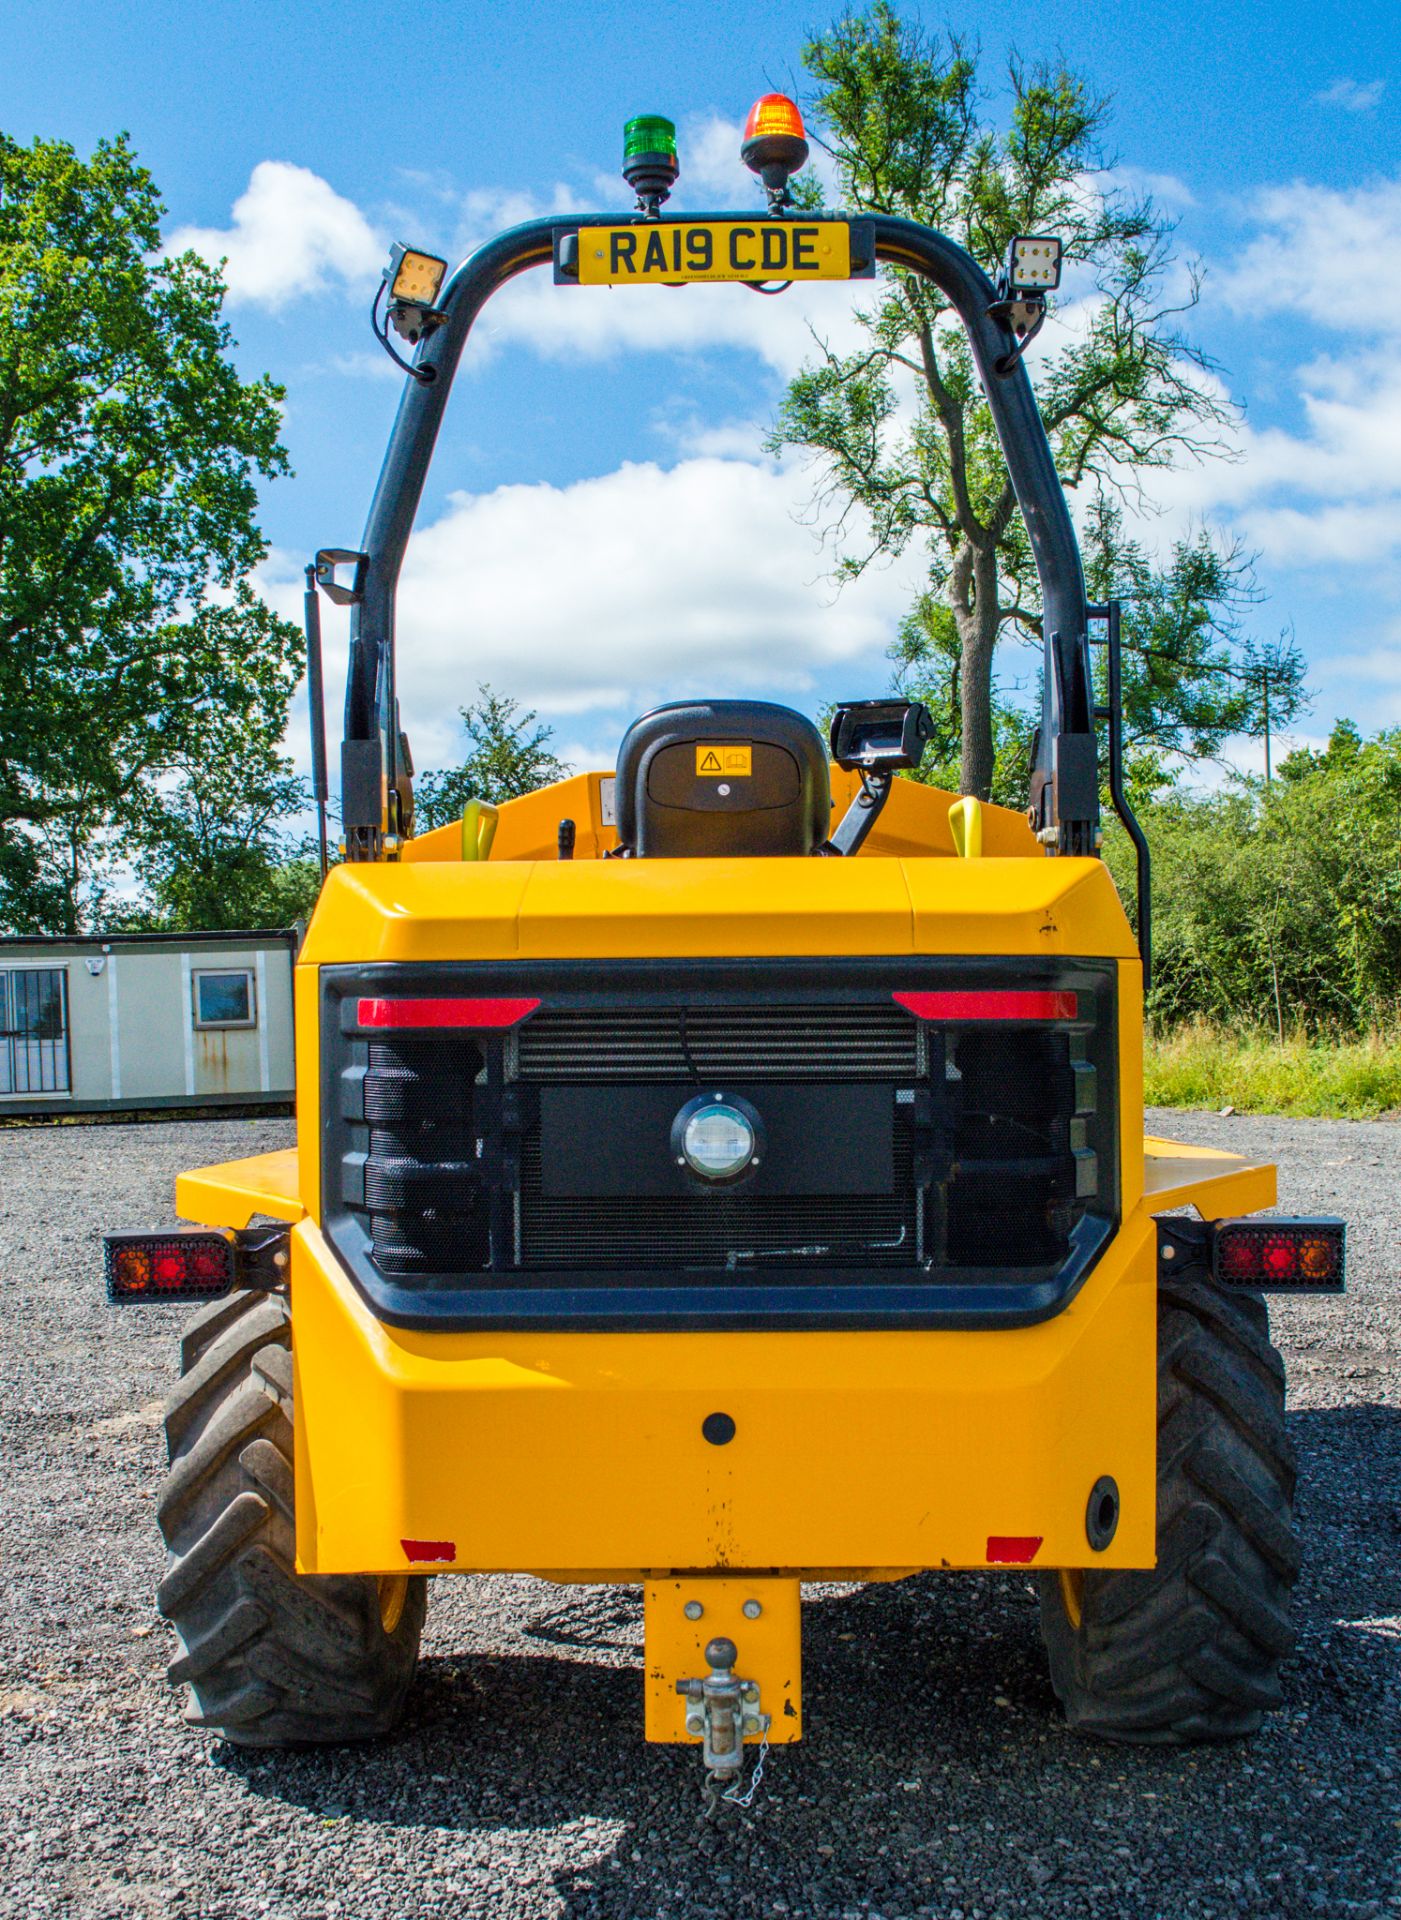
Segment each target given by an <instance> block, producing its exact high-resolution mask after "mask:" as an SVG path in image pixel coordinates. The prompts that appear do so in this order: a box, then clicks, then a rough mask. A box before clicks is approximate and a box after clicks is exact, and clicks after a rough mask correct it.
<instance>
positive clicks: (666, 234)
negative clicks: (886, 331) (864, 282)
mask: <svg viewBox="0 0 1401 1920" xmlns="http://www.w3.org/2000/svg"><path fill="white" fill-rule="evenodd" d="M574 238H575V236H573V235H570V236H568V239H567V240H566V242H565V245H566V246H567V245H568V240H573V239H574ZM860 238H861V239H864V236H861V237H860ZM577 248H578V251H577V255H576V258H577V260H578V279H579V281H580V282H581V283H582V284H583V285H584V286H594V287H629V286H645V285H648V284H654V285H660V286H680V285H682V284H684V283H685V282H686V281H689V280H850V279H853V278H858V277H859V278H862V279H864V278H866V277H867V276H868V275H869V274H870V273H871V272H872V270H873V267H874V261H873V259H872V258H871V257H870V255H871V252H872V249H871V248H870V247H869V245H865V246H863V245H861V244H860V243H859V240H858V244H857V245H855V246H853V244H852V223H851V222H850V221H846V220H762V219H756V220H664V221H660V222H649V221H641V220H640V221H638V222H636V223H635V224H634V225H631V226H625V227H623V226H619V227H581V228H580V229H579V232H578V236H577ZM571 250H572V249H571ZM566 259H567V255H566V254H565V253H564V252H563V250H562V251H561V255H560V265H561V267H564V266H565V261H566ZM566 271H567V269H566ZM561 277H563V275H561ZM570 277H572V276H570Z"/></svg>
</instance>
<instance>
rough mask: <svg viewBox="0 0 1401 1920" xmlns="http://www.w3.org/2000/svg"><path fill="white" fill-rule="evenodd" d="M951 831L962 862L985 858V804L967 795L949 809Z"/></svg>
mask: <svg viewBox="0 0 1401 1920" xmlns="http://www.w3.org/2000/svg"><path fill="white" fill-rule="evenodd" d="M949 831H950V833H952V835H953V844H954V849H955V851H956V852H957V854H958V857H959V859H960V860H981V859H982V857H983V803H982V801H981V800H975V799H974V798H973V796H972V795H971V794H968V793H965V794H964V796H963V798H962V799H961V800H955V801H954V803H953V805H952V806H951V807H950V808H949Z"/></svg>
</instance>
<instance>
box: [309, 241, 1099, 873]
mask: <svg viewBox="0 0 1401 1920" xmlns="http://www.w3.org/2000/svg"><path fill="white" fill-rule="evenodd" d="M630 217H631V218H638V217H639V216H635V215H634V216H629V215H627V214H620V213H601V214H587V215H582V216H577V217H572V218H570V219H567V220H561V219H559V218H558V217H554V218H547V219H542V220H531V221H527V222H526V223H525V224H524V225H522V226H518V227H512V228H510V229H509V230H508V231H506V232H505V233H502V234H498V235H497V237H496V238H495V239H494V240H489V241H488V242H487V243H486V244H485V245H484V246H482V247H480V248H478V250H477V251H476V252H475V253H474V254H472V255H471V256H470V257H469V258H468V259H467V260H465V261H464V262H463V263H462V265H461V266H459V267H458V268H457V269H456V271H455V272H454V273H453V274H452V277H451V278H450V280H449V281H448V283H447V285H446V287H445V288H444V290H443V294H442V296H441V300H440V303H439V308H438V315H437V324H436V326H435V328H434V330H433V331H431V332H429V333H428V334H426V336H425V337H424V339H423V340H422V341H421V342H420V344H419V348H418V351H417V354H416V356H415V360H414V375H413V377H411V378H408V379H406V381H405V387H404V393H403V397H402V399H401V400H400V403H399V412H398V415H397V417H396V419H395V422H394V428H393V431H392V433H391V435H390V439H389V446H388V450H387V452H386V454H385V459H384V465H383V467H382V468H381V471H380V476H379V481H378V484H377V485H376V487H375V494H374V499H373V501H372V503H371V506H370V513H369V519H368V521H367V522H366V527H365V537H364V542H363V552H362V553H360V554H357V555H355V556H353V557H354V558H355V560H356V561H357V563H358V564H357V577H356V583H355V588H354V590H353V591H351V592H346V591H345V590H344V589H338V590H337V592H336V596H335V597H336V598H338V599H339V598H343V599H346V600H349V601H350V602H351V604H352V613H351V637H350V670H349V678H348V684H347V687H346V703H345V733H344V738H343V741H342V747H341V804H342V818H343V822H344V828H345V850H346V857H347V858H348V859H351V860H373V859H379V858H383V857H384V855H385V853H386V852H389V851H392V849H393V847H394V845H395V838H394V836H396V835H397V834H398V833H399V831H400V824H401V822H402V821H403V820H405V819H406V818H407V814H408V805H409V802H408V784H407V783H408V778H409V769H408V763H407V755H406V752H405V749H404V743H403V741H402V738H401V735H400V732H399V726H398V701H397V695H396V665H395V646H394V609H395V595H396V590H397V586H398V580H399V571H400V568H401V567H402V565H403V560H404V554H405V552H406V550H407V547H408V542H409V535H410V532H411V531H412V528H413V523H414V519H415V516H416V514H417V512H418V506H419V502H420V500H421V498H422V495H423V488H424V483H425V481H426V479H427V475H428V467H429V462H430V461H431V459H432V456H433V449H434V446H435V444H436V441H437V437H438V428H439V425H440V423H441V421H442V417H443V412H444V409H445V408H446V406H447V401H448V395H449V394H450V392H451V390H452V384H453V379H454V376H455V374H456V372H457V368H458V365H459V363H460V361H461V358H462V351H463V348H464V347H465V346H466V343H467V338H468V335H469V334H470V332H471V329H472V326H473V323H474V322H475V320H476V318H477V315H478V314H479V313H480V312H481V310H482V308H483V307H484V306H485V304H486V302H487V301H488V300H489V299H490V298H491V296H492V294H494V293H495V292H496V291H497V290H498V289H499V288H501V287H503V286H505V284H506V282H507V281H508V280H512V279H514V278H515V276H516V275H517V274H520V273H524V272H526V271H527V270H528V269H529V268H531V267H544V266H550V265H551V264H552V263H553V262H554V261H555V259H556V256H557V249H558V247H559V244H560V242H561V241H563V240H566V239H567V238H568V237H569V236H570V235H577V234H578V233H579V232H580V230H581V229H586V228H589V227H599V226H619V225H623V224H625V223H626V222H627V221H628V219H629V218H630ZM753 217H754V216H753V214H752V213H743V212H741V213H703V214H702V213H698V214H688V215H686V216H684V220H685V222H687V223H689V222H694V221H700V220H716V221H724V220H752V219H753ZM761 217H763V216H761ZM770 217H774V216H770ZM777 217H787V218H793V217H797V216H793V215H791V214H790V215H785V216H777ZM800 217H801V218H802V220H803V221H804V222H805V223H808V222H813V221H830V220H843V221H848V220H849V221H850V222H851V224H852V225H853V229H855V228H856V227H857V226H859V227H860V228H861V229H862V230H863V231H864V232H866V233H870V234H873V236H874V247H875V257H876V259H877V260H882V261H885V262H887V263H888V264H889V265H891V266H897V267H904V268H907V269H909V270H910V271H911V272H914V273H918V274H921V275H923V276H924V277H925V278H926V279H928V280H931V281H932V282H933V283H934V284H935V285H936V286H937V287H938V288H939V289H940V290H941V291H942V292H943V293H944V294H946V295H947V296H948V298H949V300H950V302H951V303H952V305H953V307H954V309H955V311H956V312H957V314H958V316H959V318H960V320H961V321H962V322H963V326H964V329H965V331H966V332H967V335H968V339H969V343H970V345H971V348H972V352H973V359H974V362H975V364H976V366H977V369H978V373H979V376H980V378H981V380H982V384H983V389H984V392H985V393H986V395H987V399H988V404H989V407H990V408H991V411H992V416H993V421H994V423H995V425H996V429H997V436H998V439H999V441H1000V443H1001V446H1002V453H1003V457H1004V459H1005V460H1006V462H1007V469H1008V472H1009V474H1010V476H1011V480H1012V487H1013V490H1014V492H1015V494H1016V497H1017V504H1018V505H1019V507H1020V508H1021V512H1022V517H1023V519H1024V520H1025V522H1026V528H1027V534H1028V537H1029V539H1030V543H1031V550H1032V556H1033V559H1034V561H1035V565H1036V572H1037V576H1038V579H1039V580H1040V584H1041V599H1042V607H1043V631H1044V635H1045V655H1046V671H1045V679H1044V683H1043V689H1042V703H1041V725H1040V727H1039V729H1038V732H1037V736H1036V747H1035V750H1034V755H1033V767H1032V777H1031V795H1030V798H1031V820H1032V825H1033V828H1034V829H1035V830H1036V831H1037V834H1038V837H1039V838H1040V839H1041V841H1042V842H1043V844H1044V845H1045V846H1046V847H1047V848H1048V850H1051V851H1054V852H1057V853H1062V854H1091V853H1094V852H1096V851H1097V849H1098V846H1099V779H1098V771H1097V762H1096V743H1095V705H1094V693H1093V684H1092V680H1091V674H1090V656H1089V643H1088V617H1089V609H1088V607H1087V605H1086V600H1085V580H1084V572H1083V569H1082V567H1081V562H1080V549H1079V544H1078V542H1077V540H1076V537H1075V527H1074V523H1073V521H1072V519H1071V516H1070V509H1069V506H1068V504H1067V502H1066V497H1065V491H1064V489H1063V487H1062V485H1061V481H1060V476H1059V474H1058V473H1057V471H1056V465H1055V459H1054V457H1053V455H1052V453H1051V447H1050V442H1049V441H1048V440H1047V437H1046V430H1045V426H1044V424H1043V423H1042V419H1041V415H1040V412H1039V410H1038V408H1037V405H1036V397H1035V395H1034V393H1033V392H1032V387H1031V382H1030V380H1029V379H1028V377H1027V372H1026V368H1025V366H1024V365H1023V364H1022V362H1021V360H1020V358H1018V357H1012V356H1013V355H1014V350H1015V348H1016V347H1017V344H1018V343H1017V340H1016V338H1015V336H1014V335H1013V334H1012V332H1011V330H1010V328H1009V327H1008V325H1007V324H1006V321H1005V319H1004V318H1003V317H1002V315H1001V314H1000V312H999V309H998V300H999V292H998V289H997V288H996V287H995V286H994V285H993V283H992V281H991V280H990V279H989V278H988V276H987V274H986V273H984V272H983V270H982V268H981V267H980V266H979V265H978V264H977V262H976V261H975V260H974V259H973V258H972V256H971V255H970V254H968V253H967V252H966V251H965V250H964V249H963V248H962V247H960V246H958V245H957V244H956V243H955V242H954V241H952V240H950V239H948V238H947V236H945V235H944V234H941V233H938V232H936V231H935V230H934V229H933V228H931V227H924V226H920V225H919V224H918V223H917V222H915V221H912V220H899V219H894V218H891V217H888V216H885V215H880V214H876V215H864V214H863V215H859V216H848V215H845V214H838V213H830V214H816V215H807V214H804V215H802V216H800ZM660 224H661V225H663V226H669V225H678V224H682V217H681V216H669V215H667V216H663V217H662V219H661V221H660ZM557 277H559V276H557ZM580 297H583V296H582V293H581V294H580ZM343 557H351V556H343ZM332 571H333V570H332ZM320 577H321V579H322V581H323V584H324V583H325V581H326V578H327V576H326V574H324V573H322V574H321V575H320Z"/></svg>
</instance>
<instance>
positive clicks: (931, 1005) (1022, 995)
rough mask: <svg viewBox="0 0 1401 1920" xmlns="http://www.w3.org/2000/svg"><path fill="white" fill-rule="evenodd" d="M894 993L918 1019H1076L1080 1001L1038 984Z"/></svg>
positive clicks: (894, 997)
mask: <svg viewBox="0 0 1401 1920" xmlns="http://www.w3.org/2000/svg"><path fill="white" fill-rule="evenodd" d="M891 997H892V999H894V1000H896V1001H897V1002H898V1003H899V1005H900V1006H902V1007H904V1008H905V1009H906V1011H907V1012H909V1013H912V1014H914V1016H915V1018H916V1019H918V1020H1073V1019H1074V1018H1075V1016H1076V1010H1077V1008H1078V1005H1079V1001H1078V998H1077V996H1076V995H1075V994H1073V993H1055V992H1051V991H1048V990H1043V989H1041V988H1036V987H991V988H987V989H977V988H974V989H971V990H969V991H966V992H961V993H896V994H893V995H892V996H891Z"/></svg>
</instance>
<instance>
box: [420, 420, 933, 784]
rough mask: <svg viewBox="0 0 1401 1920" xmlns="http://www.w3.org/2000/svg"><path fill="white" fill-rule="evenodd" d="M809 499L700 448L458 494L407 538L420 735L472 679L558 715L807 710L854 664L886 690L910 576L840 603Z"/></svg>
mask: <svg viewBox="0 0 1401 1920" xmlns="http://www.w3.org/2000/svg"><path fill="white" fill-rule="evenodd" d="M804 491H805V483H804V480H803V478H802V476H801V475H800V474H798V473H796V472H794V471H793V470H791V469H790V468H787V467H783V466H780V465H776V464H773V463H770V462H766V461H765V462H761V461H746V460H732V459H717V458H715V457H714V456H704V457H699V458H694V459H688V460H683V461H681V462H680V463H679V464H678V465H676V466H673V467H670V468H663V467H660V466H657V465H653V464H650V463H648V464H637V465H632V464H629V465H626V466H623V467H621V468H619V469H618V470H617V472H615V473H609V474H605V475H603V476H601V477H599V478H596V479H589V480H582V481H578V482H576V483H575V484H574V485H572V486H567V487H553V486H545V485H540V486H508V487H500V488H497V489H496V490H495V491H494V492H492V493H488V494H478V495H467V494H463V495H458V496H457V497H456V498H455V499H454V500H453V502H452V505H451V506H450V508H449V510H448V512H447V513H446V514H444V516H443V517H442V518H441V519H440V520H438V521H437V522H436V523H435V524H433V525H431V526H428V527H425V528H424V529H423V530H422V531H421V532H419V533H418V534H416V535H415V536H414V539H413V541H412V543H411V545H410V548H409V553H408V558H407V562H406V565H405V568H404V575H403V581H402V585H401V588H400V593H399V610H398V628H399V633H400V635H401V642H400V645H401V653H402V660H403V668H402V672H401V681H400V684H401V687H402V688H403V690H404V692H405V694H406V696H407V704H408V707H409V710H410V712H411V713H412V714H413V716H414V721H415V725H416V726H419V727H420V729H421V730H422V731H423V732H424V733H425V736H427V735H429V734H431V735H433V736H435V737H439V736H441V731H442V727H443V724H444V715H445V714H447V715H451V713H452V710H453V709H454V708H455V707H456V706H457V705H458V704H459V703H460V702H461V701H463V700H465V699H468V698H470V697H471V695H472V693H473V691H474V690H475V687H476V685H477V682H478V681H479V680H489V681H491V682H492V683H493V684H494V685H496V686H498V687H501V688H503V689H506V690H509V691H511V692H513V693H516V694H518V695H519V696H521V697H523V698H527V699H528V700H529V701H530V703H531V704H532V705H537V704H538V705H539V706H540V707H541V710H542V711H548V712H549V713H550V714H551V715H567V714H573V715H579V714H583V713H586V712H589V711H595V710H599V709H609V710H617V711H619V712H621V713H622V714H623V715H624V716H626V715H627V714H629V713H631V712H632V711H634V710H640V709H641V707H642V706H644V705H645V704H647V703H648V702H649V701H651V700H653V699H656V698H677V697H680V696H681V695H684V694H688V693H730V692H734V693H742V692H752V691H756V690H757V691H765V692H768V693H770V694H773V695H774V696H776V697H778V698H780V699H781V698H785V697H787V698H790V699H792V700H794V701H796V702H797V704H799V705H802V704H804V703H805V696H807V695H808V693H809V691H810V689H811V688H812V686H813V683H814V677H815V675H816V674H818V673H819V672H820V671H821V670H823V669H824V668H827V667H830V666H832V665H834V664H836V663H839V662H847V661H850V662H852V663H856V662H857V661H861V660H864V661H867V662H870V663H872V666H871V671H872V672H873V673H874V674H875V675H877V677H878V679H879V681H880V682H881V683H882V684H883V682H884V679H885V675H886V672H887V669H886V667H885V663H884V659H883V653H884V649H885V647H886V646H887V645H888V644H889V641H890V639H891V638H892V636H893V633H894V627H895V623H896V621H897V620H898V619H899V617H900V615H901V614H902V613H903V612H904V610H905V608H906V607H907V606H908V604H909V600H910V596H911V593H912V590H913V586H914V575H915V572H916V570H917V566H916V564H911V565H905V566H899V567H892V568H890V569H887V570H885V571H883V572H877V573H873V574H871V575H870V576H869V577H868V578H867V579H866V580H864V581H862V582H860V583H859V584H858V585H857V586H855V587H851V588H848V589H846V590H845V591H843V592H842V593H841V594H836V593H834V590H833V588H832V586H831V583H830V581H829V580H828V578H827V577H826V573H827V564H828V563H827V562H826V560H825V558H824V556H823V555H822V554H820V553H819V552H818V551H817V549H816V547H815V544H814V541H813V536H812V534H811V532H810V531H809V530H808V529H807V528H806V527H805V526H803V525H801V524H800V523H799V520H798V517H797V515H796V512H795V508H796V506H797V504H798V503H799V501H800V500H801V498H802V497H803V494H804ZM858 677H860V676H858ZM420 757H421V758H422V757H423V756H422V755H420Z"/></svg>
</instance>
